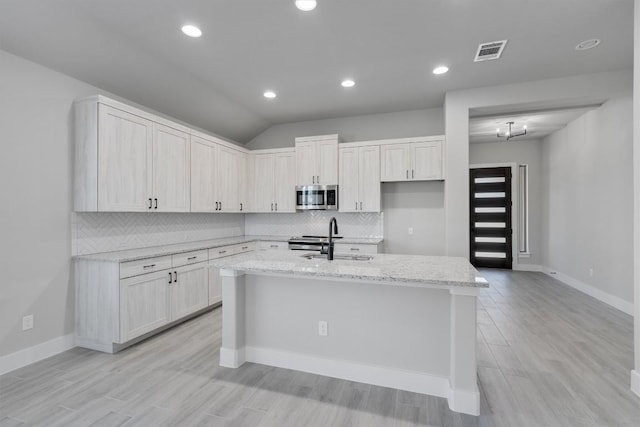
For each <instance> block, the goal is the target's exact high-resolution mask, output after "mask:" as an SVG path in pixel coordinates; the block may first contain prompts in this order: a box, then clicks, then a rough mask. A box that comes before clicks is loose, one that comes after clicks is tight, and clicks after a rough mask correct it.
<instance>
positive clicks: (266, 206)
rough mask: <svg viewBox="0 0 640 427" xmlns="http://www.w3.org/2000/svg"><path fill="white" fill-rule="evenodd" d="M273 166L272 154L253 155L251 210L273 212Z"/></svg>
mask: <svg viewBox="0 0 640 427" xmlns="http://www.w3.org/2000/svg"><path fill="white" fill-rule="evenodd" d="M274 167H275V159H274V157H273V154H256V155H254V156H253V180H252V181H253V182H252V184H253V193H254V195H253V203H252V205H253V206H252V211H253V212H274V206H273V204H274V203H275V202H274V197H273V194H274V185H275V184H274ZM291 192H292V194H293V190H292V191H291ZM292 197H293V196H292Z"/></svg>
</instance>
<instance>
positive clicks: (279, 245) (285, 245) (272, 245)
mask: <svg viewBox="0 0 640 427" xmlns="http://www.w3.org/2000/svg"><path fill="white" fill-rule="evenodd" d="M268 249H289V242H267V241H264V242H260V250H261V251H266V250H268Z"/></svg>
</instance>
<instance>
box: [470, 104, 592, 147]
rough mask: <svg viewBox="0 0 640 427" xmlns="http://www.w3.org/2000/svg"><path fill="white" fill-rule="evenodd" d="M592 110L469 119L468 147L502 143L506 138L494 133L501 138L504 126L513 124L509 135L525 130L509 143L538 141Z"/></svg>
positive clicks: (582, 109) (566, 110) (538, 112)
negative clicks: (524, 133)
mask: <svg viewBox="0 0 640 427" xmlns="http://www.w3.org/2000/svg"><path fill="white" fill-rule="evenodd" d="M594 108H597V106H585V107H580V108H565V109H559V110H545V111H534V112H529V113H526V112H525V113H517V114H510V115H504V114H502V115H495V116H482V117H471V118H470V119H469V142H470V143H472V144H473V143H479V142H505V141H506V138H504V137H502V138H498V136H497V135H496V134H497V132H496V130H497V129H498V128H499V129H500V133H501V134H504V133H505V132H506V131H507V129H508V125H507V123H508V122H514V124H513V125H512V132H513V133H520V132H522V128H523V126H525V125H526V126H527V133H526V135H522V136H518V137H514V138H512V139H511V140H510V141H523V140H539V139H541V138H544V137H545V136H548V135H550V134H552V133H553V132H556V131H558V130H560V129H562V128H563V127H565V126H566V125H567V124H568V123H569V122H571V121H573V120H575V119H577V118H578V117H580V116H582V115H583V114H585V113H586V112H588V111H590V110H593V109H594Z"/></svg>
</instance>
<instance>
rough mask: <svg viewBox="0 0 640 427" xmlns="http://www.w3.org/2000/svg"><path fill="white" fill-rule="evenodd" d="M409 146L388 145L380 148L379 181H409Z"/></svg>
mask: <svg viewBox="0 0 640 427" xmlns="http://www.w3.org/2000/svg"><path fill="white" fill-rule="evenodd" d="M409 147H410V144H388V145H381V146H380V157H381V165H380V179H381V180H382V181H383V182H384V181H408V180H409V173H410V171H409V169H410V161H409Z"/></svg>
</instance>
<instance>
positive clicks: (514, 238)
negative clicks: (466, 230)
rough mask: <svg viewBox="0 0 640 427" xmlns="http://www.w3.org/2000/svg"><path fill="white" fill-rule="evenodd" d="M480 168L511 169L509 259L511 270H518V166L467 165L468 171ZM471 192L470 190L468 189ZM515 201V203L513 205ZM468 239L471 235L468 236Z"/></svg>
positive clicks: (509, 164) (494, 164) (496, 164)
mask: <svg viewBox="0 0 640 427" xmlns="http://www.w3.org/2000/svg"><path fill="white" fill-rule="evenodd" d="M482 168H511V258H512V260H513V261H512V263H511V264H512V265H511V270H520V262H519V261H520V260H519V258H518V255H519V253H520V252H519V251H518V248H519V247H520V241H519V240H518V238H519V236H520V233H518V230H520V228H519V227H520V224H519V223H518V218H519V217H520V216H519V215H518V213H519V209H520V206H519V204H518V200H519V199H518V188H519V187H518V185H519V184H520V182H518V181H519V179H520V178H519V174H518V164H517V163H515V162H505V163H477V164H471V165H469V170H471V169H482ZM469 191H471V189H469ZM514 201H515V203H513V202H514ZM469 223H471V217H469ZM469 238H471V235H470V234H469ZM469 243H471V242H469Z"/></svg>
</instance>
